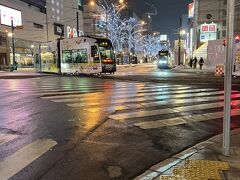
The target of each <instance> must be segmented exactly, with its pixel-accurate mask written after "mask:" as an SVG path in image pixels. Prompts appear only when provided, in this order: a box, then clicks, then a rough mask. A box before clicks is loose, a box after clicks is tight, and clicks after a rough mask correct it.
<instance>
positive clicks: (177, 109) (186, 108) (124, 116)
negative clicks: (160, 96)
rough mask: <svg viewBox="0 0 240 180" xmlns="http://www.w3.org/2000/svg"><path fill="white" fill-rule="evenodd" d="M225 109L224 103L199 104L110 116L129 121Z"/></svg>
mask: <svg viewBox="0 0 240 180" xmlns="http://www.w3.org/2000/svg"><path fill="white" fill-rule="evenodd" d="M233 103H234V104H235V105H239V104H240V101H233ZM218 107H223V102H217V103H208V104H198V105H185V106H181V107H175V108H171V109H170V108H165V109H157V110H148V111H135V112H128V113H119V114H115V115H110V116H109V118H111V119H114V120H127V119H130V118H140V117H147V116H154V115H163V114H169V113H175V112H189V111H197V110H205V109H210V108H218Z"/></svg>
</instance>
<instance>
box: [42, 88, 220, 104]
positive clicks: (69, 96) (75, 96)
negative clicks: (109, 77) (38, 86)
mask: <svg viewBox="0 0 240 180" xmlns="http://www.w3.org/2000/svg"><path fill="white" fill-rule="evenodd" d="M212 91H216V89H201V90H199V89H193V90H192V89H188V90H179V91H176V92H170V91H159V90H154V91H153V92H150V93H147V92H149V91H147V92H145V93H143V92H142V91H140V90H139V91H138V93H133V94H132V93H129V92H128V91H124V92H122V91H120V92H119V93H117V94H116V95H112V96H110V98H111V99H118V98H122V97H123V95H124V98H127V97H142V96H153V95H164V94H182V93H189V92H191V93H195V92H197V93H200V92H212ZM101 94H102V95H108V92H107V93H106V92H101ZM86 97H87V98H88V99H89V95H86V94H79V93H74V94H67V95H61V96H60V95H57V96H43V97H42V98H43V99H51V100H56V101H58V100H59V101H61V100H62V101H63V102H64V101H70V99H80V100H84V99H85V98H86ZM101 98H102V97H101ZM90 99H91V100H93V99H96V100H97V99H99V97H90Z"/></svg>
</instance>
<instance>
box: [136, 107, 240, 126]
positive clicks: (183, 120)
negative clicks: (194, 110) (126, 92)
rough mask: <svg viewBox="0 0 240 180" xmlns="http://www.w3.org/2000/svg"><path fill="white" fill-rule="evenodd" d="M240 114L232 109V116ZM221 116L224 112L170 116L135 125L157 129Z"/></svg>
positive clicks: (239, 111)
mask: <svg viewBox="0 0 240 180" xmlns="http://www.w3.org/2000/svg"><path fill="white" fill-rule="evenodd" d="M239 115H240V110H232V116H239ZM220 118H223V112H214V113H205V114H202V115H191V116H183V117H176V118H170V119H164V120H156V121H147V122H140V123H135V124H134V125H135V126H137V127H140V128H142V129H155V128H161V127H166V126H176V125H181V124H188V123H193V122H201V121H209V120H214V119H220Z"/></svg>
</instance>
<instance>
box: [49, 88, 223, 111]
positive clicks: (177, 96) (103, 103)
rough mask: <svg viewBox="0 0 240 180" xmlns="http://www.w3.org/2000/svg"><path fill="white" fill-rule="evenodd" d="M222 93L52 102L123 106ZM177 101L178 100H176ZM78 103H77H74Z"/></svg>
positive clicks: (75, 104)
mask: <svg viewBox="0 0 240 180" xmlns="http://www.w3.org/2000/svg"><path fill="white" fill-rule="evenodd" d="M222 94H223V92H222V91H217V92H208V93H194V94H191V93H188V94H177V95H175V94H174V95H171V94H170V95H159V96H154V97H151V96H144V97H139V98H134V99H128V98H127V99H124V97H123V98H119V99H116V100H111V102H105V101H103V100H104V99H106V97H105V98H104V97H103V98H102V99H101V100H98V101H91V102H90V101H89V102H79V101H81V100H79V99H63V100H52V101H53V102H65V103H68V104H67V105H68V106H70V107H74V108H77V107H83V106H97V105H105V104H108V105H109V106H111V105H114V104H123V103H143V102H145V101H158V100H166V99H174V98H191V97H204V96H212V95H222ZM176 101H177V100H176ZM73 102H76V103H73Z"/></svg>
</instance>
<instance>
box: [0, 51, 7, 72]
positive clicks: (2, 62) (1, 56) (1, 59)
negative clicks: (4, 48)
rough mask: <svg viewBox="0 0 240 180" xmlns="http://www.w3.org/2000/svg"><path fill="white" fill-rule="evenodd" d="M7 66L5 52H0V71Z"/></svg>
mask: <svg viewBox="0 0 240 180" xmlns="http://www.w3.org/2000/svg"><path fill="white" fill-rule="evenodd" d="M6 66H7V54H6V53H0V71H1V70H3V69H4V68H5V67H6Z"/></svg>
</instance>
